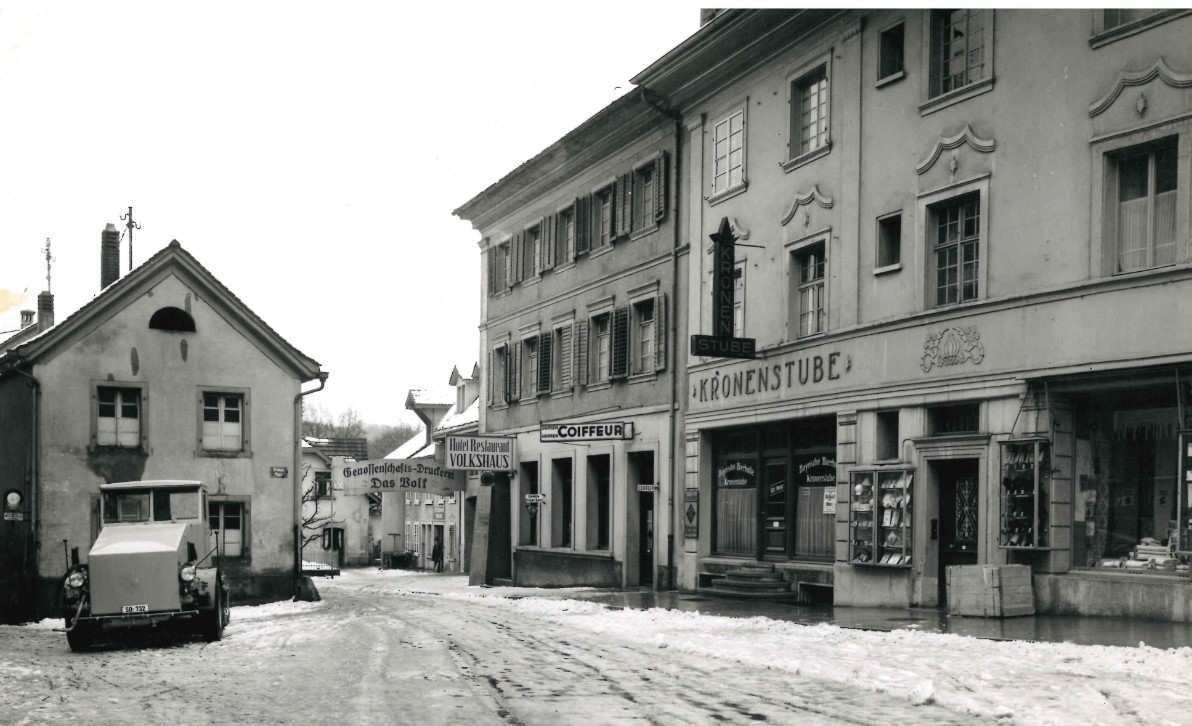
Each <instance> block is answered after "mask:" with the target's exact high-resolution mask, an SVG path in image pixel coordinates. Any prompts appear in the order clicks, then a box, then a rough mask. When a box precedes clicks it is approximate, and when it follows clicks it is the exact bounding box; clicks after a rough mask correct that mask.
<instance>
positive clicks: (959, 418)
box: [927, 403, 981, 436]
mask: <svg viewBox="0 0 1192 726" xmlns="http://www.w3.org/2000/svg"><path fill="white" fill-rule="evenodd" d="M927 428H928V431H930V432H931V435H932V436H946V435H948V434H967V433H974V432H977V431H980V430H981V404H979V403H958V404H953V405H948V406H932V407H930V408H928V409H927Z"/></svg>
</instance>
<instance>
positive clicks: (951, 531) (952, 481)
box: [933, 459, 980, 606]
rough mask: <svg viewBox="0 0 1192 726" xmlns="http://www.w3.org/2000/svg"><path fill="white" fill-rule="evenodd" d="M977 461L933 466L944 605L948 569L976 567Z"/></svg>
mask: <svg viewBox="0 0 1192 726" xmlns="http://www.w3.org/2000/svg"><path fill="white" fill-rule="evenodd" d="M979 464H980V461H979V460H978V459H954V460H948V461H938V462H935V463H934V464H933V466H934V468H935V474H936V478H937V481H938V482H939V497H940V501H939V514H940V517H939V591H940V599H939V603H940V605H941V606H944V605H947V603H948V584H947V583H948V567H950V566H952V565H975V564H977V531H978V521H979V520H978V518H977V501H978V497H977V490H978V484H977V482H978V473H979Z"/></svg>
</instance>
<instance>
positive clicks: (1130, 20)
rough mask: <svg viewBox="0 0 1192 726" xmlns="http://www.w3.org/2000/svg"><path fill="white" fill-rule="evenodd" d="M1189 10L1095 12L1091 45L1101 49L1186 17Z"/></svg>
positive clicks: (1124, 9)
mask: <svg viewBox="0 0 1192 726" xmlns="http://www.w3.org/2000/svg"><path fill="white" fill-rule="evenodd" d="M1189 12H1192V11H1189V10H1188V9H1187V8H1123V9H1111V10H1094V11H1093V37H1092V38H1090V39H1089V45H1090V46H1092V47H1093V48H1100V47H1101V46H1103V45H1108V44H1109V43H1112V42H1114V41H1117V40H1121V39H1122V38H1129V37H1130V36H1132V35H1137V34H1139V33H1142V32H1145V31H1147V30H1150V29H1151V28H1154V27H1156V26H1158V25H1162V24H1164V23H1166V22H1169V21H1171V20H1174V19H1176V18H1180V17H1185V16H1187V15H1188V14H1189Z"/></svg>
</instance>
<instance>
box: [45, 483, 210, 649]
mask: <svg viewBox="0 0 1192 726" xmlns="http://www.w3.org/2000/svg"><path fill="white" fill-rule="evenodd" d="M206 513H207V490H206V488H205V487H204V486H203V484H202V482H198V481H182V480H163V481H136V482H123V483H117V484H103V485H101V486H100V521H101V522H102V524H101V529H100V532H99V537H98V538H97V539H96V540H95V544H93V545H92V546H91V551H90V552H89V553H88V556H87V562H86V563H84V564H80V563H78V562H75V563H73V564H72V565H71V566H70V567H69V569H68V570H67V573H66V576H65V577H64V578H63V582H62V587H63V618H64V620H65V622H66V634H67V641H68V642H69V644H70V647H71V649H72V650H82V649H85V648H87V647H89V646H90V645H91V644H92V643H93V642H94V641H95V640H97V639H104V638H105V637H106V638H107V639H110V638H112V637H113V636H116V635H118V634H119V633H122V632H128V631H129V630H131V629H135V628H145V627H150V628H152V627H157V626H159V625H163V624H166V623H172V624H176V625H179V626H181V627H182V629H183V630H184V631H187V632H191V633H197V634H200V635H202V636H203V637H204V638H205V639H207V640H209V641H217V640H220V639H221V638H222V637H223V629H224V627H225V626H226V625H227V623H228V619H229V613H230V608H229V602H228V593H227V587H226V585H225V584H224V581H223V574H222V572H221V571H220V568H219V559H218V556H217V551H216V548H215V542H214V539H213V538H212V536H211V532H210V529H209V527H208V522H207V516H206Z"/></svg>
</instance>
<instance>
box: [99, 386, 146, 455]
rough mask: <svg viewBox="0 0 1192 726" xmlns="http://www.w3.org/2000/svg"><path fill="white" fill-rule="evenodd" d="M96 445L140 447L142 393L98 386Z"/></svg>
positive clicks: (137, 389)
mask: <svg viewBox="0 0 1192 726" xmlns="http://www.w3.org/2000/svg"><path fill="white" fill-rule="evenodd" d="M95 395H96V409H95V444H96V445H97V446H115V447H119V448H124V449H135V448H139V447H140V446H141V389H139V388H116V387H111V386H98V387H97V388H96V390H95Z"/></svg>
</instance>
